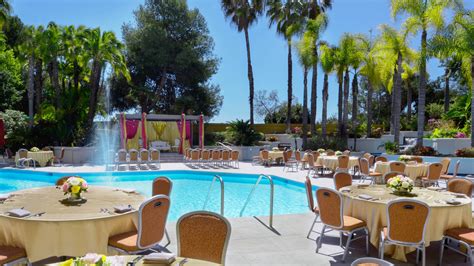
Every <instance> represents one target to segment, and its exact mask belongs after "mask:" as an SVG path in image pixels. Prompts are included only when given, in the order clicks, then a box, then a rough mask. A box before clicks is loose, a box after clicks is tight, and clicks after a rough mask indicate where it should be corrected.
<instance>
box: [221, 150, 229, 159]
mask: <svg viewBox="0 0 474 266" xmlns="http://www.w3.org/2000/svg"><path fill="white" fill-rule="evenodd" d="M222 160H223V161H229V160H230V151H229V150H223V151H222Z"/></svg>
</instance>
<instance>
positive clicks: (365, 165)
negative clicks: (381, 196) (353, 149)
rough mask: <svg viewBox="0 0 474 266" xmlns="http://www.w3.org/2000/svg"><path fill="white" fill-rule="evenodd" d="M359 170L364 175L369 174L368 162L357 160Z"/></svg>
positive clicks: (366, 160) (362, 159)
mask: <svg viewBox="0 0 474 266" xmlns="http://www.w3.org/2000/svg"><path fill="white" fill-rule="evenodd" d="M359 170H360V172H361V173H362V174H364V175H369V174H370V167H369V160H368V159H366V158H359Z"/></svg>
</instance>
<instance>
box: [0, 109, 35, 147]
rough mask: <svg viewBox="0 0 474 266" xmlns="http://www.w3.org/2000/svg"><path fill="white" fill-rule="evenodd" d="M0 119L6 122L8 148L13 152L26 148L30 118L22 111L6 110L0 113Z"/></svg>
mask: <svg viewBox="0 0 474 266" xmlns="http://www.w3.org/2000/svg"><path fill="white" fill-rule="evenodd" d="M0 118H2V119H3V121H4V122H5V131H6V134H5V136H6V139H7V142H6V146H7V147H8V148H10V149H12V150H17V149H18V148H20V147H22V146H24V144H25V141H26V140H27V139H28V136H29V132H30V131H29V129H28V116H27V115H26V114H25V113H23V112H20V111H16V110H6V111H5V112H0Z"/></svg>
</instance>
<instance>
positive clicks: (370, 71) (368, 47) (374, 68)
mask: <svg viewBox="0 0 474 266" xmlns="http://www.w3.org/2000/svg"><path fill="white" fill-rule="evenodd" d="M359 41H360V45H361V50H362V52H363V53H364V56H363V57H362V60H363V62H362V64H363V65H362V67H361V69H360V74H361V75H362V76H364V77H365V78H366V79H367V99H366V109H367V132H366V134H367V137H371V135H372V120H373V119H372V97H373V93H374V88H377V87H378V86H379V85H380V83H381V80H380V79H381V77H380V71H379V62H378V60H377V57H376V53H375V50H374V48H375V42H374V41H373V40H372V39H371V37H367V36H361V37H359Z"/></svg>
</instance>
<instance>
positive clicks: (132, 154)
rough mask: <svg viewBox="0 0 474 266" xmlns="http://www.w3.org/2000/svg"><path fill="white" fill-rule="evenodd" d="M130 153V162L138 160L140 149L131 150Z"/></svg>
mask: <svg viewBox="0 0 474 266" xmlns="http://www.w3.org/2000/svg"><path fill="white" fill-rule="evenodd" d="M128 155H129V156H130V162H136V161H138V151H137V150H133V149H132V150H129V151H128Z"/></svg>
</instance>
